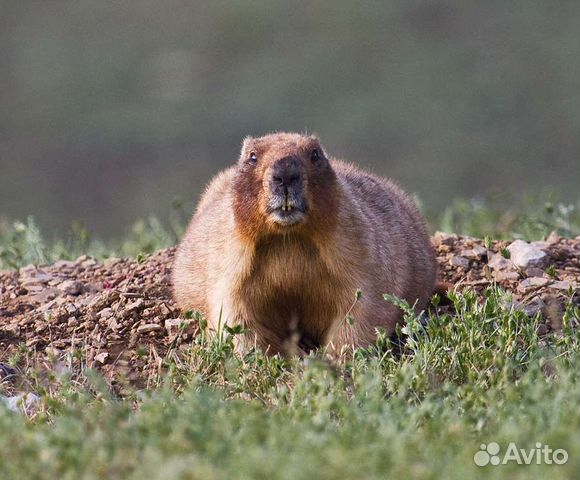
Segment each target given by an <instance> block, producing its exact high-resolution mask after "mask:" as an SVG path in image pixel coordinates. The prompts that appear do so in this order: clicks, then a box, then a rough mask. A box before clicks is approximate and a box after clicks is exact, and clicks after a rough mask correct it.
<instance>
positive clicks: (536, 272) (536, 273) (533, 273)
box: [525, 267, 544, 277]
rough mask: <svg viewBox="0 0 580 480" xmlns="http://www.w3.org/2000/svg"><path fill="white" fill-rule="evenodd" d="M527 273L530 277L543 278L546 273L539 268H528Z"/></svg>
mask: <svg viewBox="0 0 580 480" xmlns="http://www.w3.org/2000/svg"><path fill="white" fill-rule="evenodd" d="M525 273H526V275H527V276H528V277H543V276H544V271H543V270H542V269H541V268H538V267H530V268H526V269H525Z"/></svg>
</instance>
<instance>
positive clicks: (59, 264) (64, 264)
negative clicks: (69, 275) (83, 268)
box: [53, 260, 75, 270]
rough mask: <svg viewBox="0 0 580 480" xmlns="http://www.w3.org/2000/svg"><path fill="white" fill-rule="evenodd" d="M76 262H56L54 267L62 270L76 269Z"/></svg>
mask: <svg viewBox="0 0 580 480" xmlns="http://www.w3.org/2000/svg"><path fill="white" fill-rule="evenodd" d="M74 266H75V262H71V261H70V260H59V261H58V262H55V263H54V265H53V267H54V268H56V269H58V270H60V269H63V268H74Z"/></svg>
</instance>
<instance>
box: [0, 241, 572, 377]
mask: <svg viewBox="0 0 580 480" xmlns="http://www.w3.org/2000/svg"><path fill="white" fill-rule="evenodd" d="M433 244H434V246H435V249H436V251H437V262H438V265H439V278H440V281H441V282H444V284H445V285H447V286H448V288H457V289H464V288H468V287H469V288H473V289H474V290H475V291H477V292H478V295H480V296H481V294H482V292H483V290H484V289H485V288H486V287H487V286H490V285H492V284H496V285H499V286H501V287H502V288H504V289H505V290H507V291H509V292H511V293H512V294H513V304H514V308H520V309H522V310H523V311H524V312H525V313H526V314H528V315H529V316H533V315H535V314H537V313H538V312H539V313H540V314H541V316H542V322H541V323H540V325H539V327H538V328H539V329H540V330H541V331H540V333H541V334H548V333H549V332H551V331H557V330H558V329H560V328H561V319H562V312H563V309H564V308H565V305H566V303H567V302H570V301H571V302H573V303H575V304H576V305H579V306H580V292H579V290H578V289H579V281H580V237H576V238H574V239H570V238H560V237H558V236H557V235H555V234H552V235H550V237H549V238H548V239H547V241H545V242H533V243H532V245H533V246H534V247H535V248H538V249H540V250H542V251H543V252H545V253H546V263H545V265H544V266H543V268H539V267H538V266H530V267H527V268H526V267H522V266H517V265H515V264H514V262H513V261H512V260H510V259H509V258H506V257H507V256H509V255H508V254H507V252H508V249H507V247H508V246H509V242H502V241H494V242H492V243H489V242H488V243H487V244H486V242H484V241H483V240H481V239H476V238H471V237H462V236H458V235H446V234H441V233H438V234H436V235H435V236H434V237H433ZM174 253H175V249H173V248H170V249H166V250H161V251H159V252H157V253H155V254H153V255H151V256H148V257H145V258H142V259H139V260H135V259H115V258H111V259H107V260H105V261H103V262H98V261H96V260H95V259H93V258H90V257H88V256H83V257H80V258H78V259H77V260H75V261H59V262H56V263H54V264H52V265H42V266H32V265H30V266H26V267H23V268H21V269H20V270H5V271H0V386H1V382H2V378H6V377H8V376H11V377H13V376H14V372H15V370H14V369H13V368H12V367H10V366H9V364H12V365H14V364H15V365H16V368H17V369H18V365H19V361H20V363H22V361H21V360H18V359H19V358H30V352H33V353H34V358H35V361H36V362H38V363H41V364H44V365H45V366H48V367H49V368H57V369H58V368H60V369H63V368H65V369H66V368H71V369H74V368H75V367H79V366H81V367H83V368H84V367H89V368H96V369H98V370H99V371H100V372H101V373H102V374H103V375H104V377H105V378H106V379H107V380H108V381H109V382H110V384H111V385H114V384H115V383H116V382H121V381H123V382H129V383H130V384H132V385H136V386H139V387H143V386H146V385H147V382H148V381H150V379H151V378H152V374H158V373H161V372H162V371H163V368H164V365H163V358H165V357H166V355H167V354H168V352H170V351H177V352H178V351H179V350H180V349H185V348H186V347H187V346H188V345H189V344H190V343H191V340H192V338H193V336H194V335H195V333H196V329H197V323H196V321H195V320H193V319H185V318H183V317H182V312H180V311H179V309H178V308H177V307H176V305H175V303H174V302H173V300H172V299H171V276H170V272H171V265H172V261H173V256H174ZM436 308H437V309H438V310H439V311H440V312H445V311H449V310H450V308H451V306H450V305H449V304H447V305H446V304H445V302H441V304H440V305H438V306H437V307H436ZM15 359H17V361H15ZM153 376H154V375H153Z"/></svg>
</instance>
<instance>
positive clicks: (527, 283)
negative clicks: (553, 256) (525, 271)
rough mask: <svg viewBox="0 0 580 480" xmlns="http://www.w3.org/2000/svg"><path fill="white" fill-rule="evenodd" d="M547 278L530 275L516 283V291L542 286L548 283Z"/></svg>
mask: <svg viewBox="0 0 580 480" xmlns="http://www.w3.org/2000/svg"><path fill="white" fill-rule="evenodd" d="M548 282H549V280H548V279H547V278H540V277H530V278H526V279H525V280H522V281H521V282H520V284H519V285H518V291H520V292H526V291H528V290H532V289H535V288H540V287H544V286H546V285H547V284H548Z"/></svg>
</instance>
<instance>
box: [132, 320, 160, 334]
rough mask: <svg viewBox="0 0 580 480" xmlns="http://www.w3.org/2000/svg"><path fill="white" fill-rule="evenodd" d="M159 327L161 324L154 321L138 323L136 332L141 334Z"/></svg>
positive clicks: (156, 329)
mask: <svg viewBox="0 0 580 480" xmlns="http://www.w3.org/2000/svg"><path fill="white" fill-rule="evenodd" d="M161 329H162V327H161V325H157V324H156V323H146V324H145V325H139V327H137V333H140V334H143V333H149V332H156V331H158V330H161Z"/></svg>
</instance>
